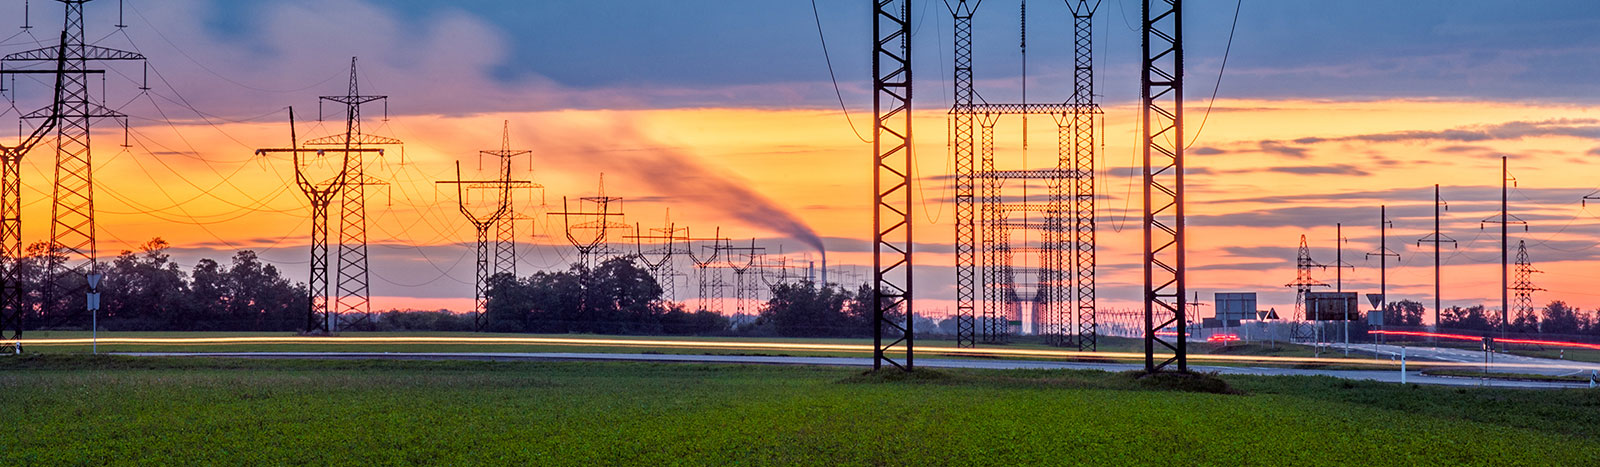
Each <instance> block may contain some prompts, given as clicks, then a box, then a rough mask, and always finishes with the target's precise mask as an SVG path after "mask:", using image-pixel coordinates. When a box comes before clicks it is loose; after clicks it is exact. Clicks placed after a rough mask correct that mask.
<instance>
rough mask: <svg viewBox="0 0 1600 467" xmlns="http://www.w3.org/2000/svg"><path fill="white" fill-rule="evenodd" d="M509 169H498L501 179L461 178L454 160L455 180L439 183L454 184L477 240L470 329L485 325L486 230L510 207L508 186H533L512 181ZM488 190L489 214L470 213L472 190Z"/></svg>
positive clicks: (487, 261)
mask: <svg viewBox="0 0 1600 467" xmlns="http://www.w3.org/2000/svg"><path fill="white" fill-rule="evenodd" d="M510 174H511V173H510V172H509V171H506V170H501V171H500V178H498V179H494V180H462V179H461V161H456V179H455V180H441V181H438V182H434V183H438V184H441V185H455V186H456V202H457V204H459V205H460V208H461V215H462V216H466V218H467V222H468V223H471V224H472V229H473V232H474V233H475V234H476V235H475V236H474V237H473V238H474V239H475V240H476V241H477V248H476V249H475V250H474V251H475V252H476V253H477V260H476V261H474V262H473V281H472V329H473V330H474V331H483V327H484V325H485V324H487V320H486V319H485V316H484V313H485V312H486V311H487V310H486V309H485V307H486V305H487V300H488V296H487V292H488V289H489V277H490V273H489V260H490V258H489V229H491V228H493V227H494V226H495V225H496V224H497V223H499V222H500V221H501V218H502V217H505V215H506V213H507V212H509V211H510V210H511V199H510V196H511V187H512V186H513V185H532V183H533V182H529V181H527V180H512V179H511V178H510ZM473 190H477V191H480V192H491V193H492V196H493V197H494V198H493V199H494V203H493V204H492V206H494V210H493V211H490V212H489V213H488V214H483V213H477V212H473V210H472V206H471V204H472V202H471V192H472V191H473Z"/></svg>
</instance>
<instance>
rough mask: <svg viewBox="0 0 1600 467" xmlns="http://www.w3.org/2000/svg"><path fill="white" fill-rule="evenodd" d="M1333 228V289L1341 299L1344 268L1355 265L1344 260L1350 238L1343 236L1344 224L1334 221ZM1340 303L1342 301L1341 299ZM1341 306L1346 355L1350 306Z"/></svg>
mask: <svg viewBox="0 0 1600 467" xmlns="http://www.w3.org/2000/svg"><path fill="white" fill-rule="evenodd" d="M1333 229H1334V230H1333V232H1334V233H1333V237H1334V241H1333V243H1334V257H1333V273H1334V279H1333V282H1334V289H1333V290H1334V291H1335V292H1339V293H1340V294H1341V295H1340V297H1341V300H1342V299H1343V298H1342V297H1344V295H1342V294H1343V293H1344V268H1350V269H1351V270H1355V268H1356V267H1355V266H1352V265H1350V264H1348V263H1345V262H1344V244H1345V243H1346V242H1349V241H1350V239H1347V238H1344V224H1343V223H1337V222H1336V223H1334V224H1333ZM1340 303H1344V302H1342V301H1341V302H1340ZM1341 308H1344V353H1345V354H1346V355H1348V354H1349V353H1350V307H1348V306H1344V307H1341ZM1318 329H1319V330H1320V329H1321V327H1318Z"/></svg>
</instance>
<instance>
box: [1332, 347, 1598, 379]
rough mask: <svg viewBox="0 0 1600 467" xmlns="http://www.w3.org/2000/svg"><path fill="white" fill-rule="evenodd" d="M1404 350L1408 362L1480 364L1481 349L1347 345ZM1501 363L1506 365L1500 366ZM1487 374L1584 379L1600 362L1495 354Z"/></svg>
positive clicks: (1387, 353) (1394, 354) (1376, 351)
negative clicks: (1536, 375) (1519, 374)
mask: <svg viewBox="0 0 1600 467" xmlns="http://www.w3.org/2000/svg"><path fill="white" fill-rule="evenodd" d="M1343 345H1344V344H1333V347H1334V348H1342V346H1343ZM1401 349H1404V351H1405V353H1406V358H1407V359H1415V360H1433V361H1441V362H1458V363H1483V358H1484V353H1483V351H1481V350H1471V349H1457V348H1449V347H1416V346H1405V347H1401V346H1398V345H1387V344H1350V350H1351V351H1359V352H1365V353H1371V354H1376V355H1385V356H1391V357H1396V358H1398V356H1399V355H1400V352H1401ZM1501 364H1512V365H1516V366H1515V367H1511V366H1509V365H1507V366H1502V365H1501ZM1488 367H1489V371H1490V372H1493V373H1524V374H1540V375H1552V376H1587V375H1589V374H1590V372H1594V371H1600V363H1591V362H1579V361H1572V360H1556V359H1552V358H1538V357H1524V356H1521V355H1511V354H1505V353H1496V354H1493V355H1492V356H1491V357H1490V361H1489V365H1488Z"/></svg>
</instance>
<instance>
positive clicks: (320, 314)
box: [256, 107, 383, 334]
mask: <svg viewBox="0 0 1600 467" xmlns="http://www.w3.org/2000/svg"><path fill="white" fill-rule="evenodd" d="M298 142H299V138H298V136H296V134H295V128H294V107H290V108H289V147H288V148H269V149H257V150H256V155H258V156H264V155H268V154H279V153H288V154H289V155H290V158H291V160H292V161H293V162H294V179H295V184H296V185H298V186H299V187H300V191H301V192H302V193H305V195H306V201H308V202H309V203H310V204H311V274H310V280H309V281H308V282H309V284H308V286H309V287H308V292H309V293H310V300H308V301H307V303H308V306H307V307H306V327H305V333H306V334H318V333H321V334H327V333H331V332H332V330H333V326H332V325H333V324H334V323H333V319H332V316H331V313H329V310H328V287H329V278H328V207H329V205H331V204H332V203H333V199H334V197H336V196H338V195H339V192H340V191H341V190H342V189H343V188H344V187H345V185H346V183H347V182H349V179H347V178H346V177H348V176H349V174H350V170H349V169H350V160H351V159H354V158H352V157H350V155H351V154H358V155H359V154H360V153H375V154H379V155H381V154H383V150H382V149H378V148H352V147H344V148H325V149H318V148H302V147H299V143H298ZM301 154H311V155H314V156H317V157H327V156H328V155H329V154H338V155H340V156H341V158H342V162H341V164H340V165H339V172H338V174H336V175H334V176H333V177H330V178H327V179H325V180H313V179H312V178H311V177H310V176H309V175H307V174H306V169H307V168H308V166H309V165H310V164H309V163H307V162H303V161H302V160H301V159H300V155H301ZM358 157H359V156H358Z"/></svg>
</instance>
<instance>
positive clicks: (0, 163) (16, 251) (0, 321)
mask: <svg viewBox="0 0 1600 467" xmlns="http://www.w3.org/2000/svg"><path fill="white" fill-rule="evenodd" d="M66 49H67V33H66V32H65V31H63V32H62V33H61V42H60V43H58V44H57V45H56V67H55V69H54V70H6V69H3V68H0V83H3V82H4V81H3V79H4V77H5V75H7V74H13V75H15V74H33V73H49V74H53V75H55V86H54V88H53V91H54V92H53V93H52V94H51V100H50V107H49V113H47V114H46V115H45V118H44V121H42V122H40V123H39V126H38V127H35V128H34V129H33V131H32V132H31V133H29V134H28V136H27V137H26V138H23V140H22V141H20V142H18V143H17V144H16V145H15V146H4V145H0V339H16V338H18V337H21V336H22V327H23V320H24V319H25V318H24V315H26V314H27V306H26V305H25V304H23V303H22V270H21V269H20V267H19V266H21V263H22V255H23V250H22V158H23V157H24V156H27V155H28V152H29V151H32V150H33V148H34V147H35V146H37V145H38V144H39V143H40V142H43V141H44V139H45V137H46V136H47V135H49V134H50V132H51V131H54V130H55V128H56V123H57V122H59V121H60V120H61V118H60V116H61V109H62V107H63V103H62V97H63V94H64V93H63V81H65V79H66V71H67V63H66V62H67V50H66ZM12 92H16V91H15V90H13V91H12Z"/></svg>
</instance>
